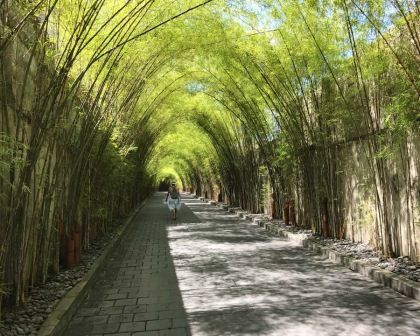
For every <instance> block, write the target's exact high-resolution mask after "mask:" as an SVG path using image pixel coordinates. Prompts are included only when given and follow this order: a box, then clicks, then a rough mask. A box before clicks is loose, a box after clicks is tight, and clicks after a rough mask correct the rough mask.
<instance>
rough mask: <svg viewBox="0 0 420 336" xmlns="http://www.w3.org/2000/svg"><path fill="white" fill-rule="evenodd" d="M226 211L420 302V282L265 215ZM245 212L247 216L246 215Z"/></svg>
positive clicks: (238, 210) (228, 208)
mask: <svg viewBox="0 0 420 336" xmlns="http://www.w3.org/2000/svg"><path fill="white" fill-rule="evenodd" d="M222 209H225V207H222ZM226 210H227V211H229V212H233V213H236V214H237V215H238V216H239V217H240V218H244V219H245V220H248V221H251V222H253V223H254V224H256V225H258V226H259V227H263V228H264V229H265V230H267V231H269V232H271V233H274V234H275V235H277V236H280V237H283V238H287V239H289V240H291V241H294V242H296V243H298V244H299V245H300V246H302V247H305V248H307V249H309V250H311V251H313V252H316V253H318V254H320V255H321V256H323V257H325V258H327V259H329V260H330V261H332V262H333V263H335V264H339V265H342V266H345V267H347V268H349V269H350V270H352V271H354V272H358V273H360V274H362V275H364V276H366V277H368V278H370V279H371V280H373V281H375V282H377V283H380V284H381V285H383V286H384V287H388V288H391V289H393V290H394V291H396V292H398V293H400V294H403V295H405V296H407V297H409V298H412V299H415V300H417V301H420V283H418V282H415V281H412V280H410V279H407V278H404V277H402V276H400V275H398V274H395V273H393V272H391V271H387V270H384V269H382V268H379V267H377V266H374V265H372V264H370V263H369V262H367V261H363V260H359V259H354V258H352V257H349V256H347V255H345V254H344V253H341V252H338V251H335V250H332V249H330V248H328V247H327V246H324V245H321V244H318V243H316V242H314V241H313V240H311V239H308V238H307V237H306V236H305V235H303V234H297V233H292V232H289V231H287V230H285V229H283V228H281V227H280V226H279V224H280V223H281V222H280V221H276V223H273V222H271V223H270V220H269V219H267V218H264V215H263V214H261V215H260V216H257V215H256V214H248V213H246V212H245V211H243V210H242V209H237V208H230V207H227V209H226ZM244 212H245V213H246V214H244Z"/></svg>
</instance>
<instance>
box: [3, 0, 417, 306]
mask: <svg viewBox="0 0 420 336" xmlns="http://www.w3.org/2000/svg"><path fill="white" fill-rule="evenodd" d="M0 15H1V40H0V62H1V63H0V66H1V69H0V71H1V79H0V82H1V91H0V102H1V114H2V117H1V122H0V289H1V291H0V293H3V294H2V303H3V306H6V307H11V306H13V305H17V304H21V303H23V302H24V301H25V296H26V294H27V293H28V291H30V289H31V288H32V287H33V286H36V285H37V284H39V283H43V282H45V281H46V280H47V278H48V276H49V275H50V274H52V273H56V272H59V270H60V269H61V268H62V267H72V266H74V265H77V263H78V262H79V258H80V252H81V251H82V250H85V249H88V248H89V244H90V242H91V241H92V240H94V239H95V238H96V237H97V236H98V235H100V234H102V233H104V232H106V231H108V230H110V229H111V227H112V225H113V223H114V222H115V221H116V220H118V219H119V218H123V217H124V216H127V215H128V214H129V212H130V211H131V210H132V209H133V208H134V207H135V205H136V204H138V203H139V202H140V201H142V200H143V199H144V198H146V197H147V196H148V195H149V194H150V192H152V191H153V190H156V188H158V187H159V185H160V186H164V185H165V183H166V182H167V181H170V180H177V181H178V183H179V184H180V185H182V187H183V189H184V190H187V191H191V192H193V193H196V194H197V195H201V196H204V197H207V198H212V199H214V200H217V201H223V202H227V203H229V204H231V205H234V206H240V207H242V208H244V209H246V210H248V211H251V212H253V213H261V212H264V213H267V214H268V215H270V216H272V217H274V218H282V219H283V220H284V221H285V222H286V223H289V224H291V225H295V226H299V227H304V228H310V229H312V230H313V231H314V232H315V233H317V234H322V235H324V236H326V237H334V238H337V239H343V238H347V239H352V240H354V241H363V242H366V243H369V244H372V245H373V246H374V247H375V248H376V249H377V250H378V251H380V252H381V253H383V254H384V255H388V256H400V255H408V256H409V257H410V258H411V259H413V260H420V246H419V244H420V234H419V230H420V227H419V225H420V210H419V205H420V181H419V179H420V132H419V126H420V109H419V106H420V105H419V98H420V77H419V76H420V75H419V69H420V35H419V34H420V33H419V29H420V27H419V22H420V18H419V15H420V8H419V4H418V2H416V1H414V0H407V1H402V0H392V1H388V0H360V1H356V0H335V1H332V0H325V1H321V0H319V1H316V0H313V1H299V0H286V1H275V0H272V1H268V0H266V1H252V0H248V1H233V0H231V1H224V0H211V1H196V0H182V1H176V2H168V1H163V0H136V1H134V0H133V1H132V0H127V1H116V0H115V1H114V0H91V1H84V0H39V1H35V2H33V1H25V0H18V1H16V0H14V1H12V0H2V1H1V3H0ZM69 255H70V257H69Z"/></svg>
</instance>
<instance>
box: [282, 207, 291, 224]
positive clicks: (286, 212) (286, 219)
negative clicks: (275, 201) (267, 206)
mask: <svg viewBox="0 0 420 336" xmlns="http://www.w3.org/2000/svg"><path fill="white" fill-rule="evenodd" d="M283 214H284V224H285V225H289V219H290V217H289V201H286V202H284V205H283Z"/></svg>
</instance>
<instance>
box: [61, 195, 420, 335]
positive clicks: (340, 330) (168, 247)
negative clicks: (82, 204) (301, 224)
mask: <svg viewBox="0 0 420 336" xmlns="http://www.w3.org/2000/svg"><path fill="white" fill-rule="evenodd" d="M162 199H163V194H162V193H161V194H156V195H155V196H154V197H152V198H151V199H150V200H149V201H148V202H147V204H146V206H145V207H144V208H143V209H142V211H141V212H140V213H139V215H138V216H137V217H136V219H135V220H134V221H133V224H132V225H131V226H130V228H129V230H128V232H127V235H126V236H125V237H124V238H123V239H122V242H121V244H120V245H119V246H118V247H117V248H116V249H115V250H114V252H113V254H112V256H111V258H110V259H108V261H107V263H106V266H105V269H104V271H103V273H102V274H101V275H100V278H99V280H98V281H97V283H96V284H95V286H94V288H93V289H92V291H91V293H90V296H89V297H88V298H87V299H86V300H85V301H84V303H83V304H82V307H81V309H80V310H79V311H78V313H77V315H76V316H75V317H74V319H73V321H72V323H71V324H70V325H69V328H68V330H67V332H66V333H65V336H85V335H108V336H109V335H119V336H128V335H138V336H140V335H147V336H166V335H167V336H170V335H171V336H172V335H180V336H185V335H193V336H199V335H200V336H201V335H203V336H208V335H212V336H213V335H214V336H222V335H223V336H224V335H273V336H274V335H275V336H282V335H284V336H294V335H308V336H317V335H332V336H338V335H340V336H342V335H352V336H353V335H361V336H362V335H363V336H368V335H381V336H382V335H383V336H397V335H404V336H410V335H413V336H414V335H416V336H418V335H420V318H419V317H420V304H419V303H418V302H417V301H414V300H411V299H408V298H406V297H403V296H401V295H399V294H398V293H395V292H393V291H392V290H388V289H386V288H382V287H381V286H379V285H378V284H376V283H374V282H372V281H370V280H368V279H365V278H363V277H362V276H360V275H359V274H357V273H353V272H351V271H349V270H347V269H345V268H343V267H341V266H338V265H334V264H332V263H330V262H328V261H326V260H323V259H322V258H320V257H319V256H317V255H315V254H313V253H311V252H309V251H307V250H305V249H302V248H300V247H298V246H296V245H294V243H292V242H289V241H286V240H284V239H281V238H278V237H274V236H272V235H271V234H269V233H267V232H266V231H264V230H263V229H261V228H258V227H256V226H254V225H252V224H250V223H249V222H245V221H243V220H240V219H238V218H237V217H236V216H235V215H233V214H228V213H226V212H225V211H222V210H219V209H218V208H216V207H215V206H211V205H207V204H203V203H202V202H199V201H198V200H193V199H190V198H187V197H186V198H185V204H184V206H183V208H182V209H181V211H180V214H179V219H178V220H177V221H172V220H170V219H169V212H168V211H167V209H165V206H164V205H163V204H162Z"/></svg>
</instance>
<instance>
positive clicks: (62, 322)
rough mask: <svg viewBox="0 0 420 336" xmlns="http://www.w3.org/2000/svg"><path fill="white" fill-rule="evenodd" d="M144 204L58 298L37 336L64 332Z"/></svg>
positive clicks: (52, 335) (49, 335)
mask: <svg viewBox="0 0 420 336" xmlns="http://www.w3.org/2000/svg"><path fill="white" fill-rule="evenodd" d="M144 204H145V201H143V202H142V203H141V204H140V205H138V206H137V208H136V209H135V210H133V211H132V213H131V214H130V216H129V217H128V218H127V219H126V220H125V223H124V225H123V226H122V227H121V228H119V230H118V231H117V233H116V236H115V237H114V238H113V240H112V241H111V242H110V243H109V244H108V246H107V247H106V248H105V250H104V252H103V253H102V254H101V256H99V257H98V258H97V259H96V260H95V262H94V263H93V264H92V266H91V268H90V270H89V271H88V272H87V273H86V274H85V276H84V277H83V279H82V280H81V281H80V282H79V283H78V284H76V285H75V286H74V287H73V288H72V289H71V290H69V291H68V292H67V294H66V295H65V296H63V297H62V298H61V299H60V301H59V302H58V304H57V305H56V306H55V308H54V310H53V311H52V312H51V313H50V314H49V315H48V317H47V319H46V320H45V321H44V323H43V324H42V325H41V328H40V329H39V330H38V333H37V336H59V335H61V334H62V333H63V332H64V330H65V329H66V328H67V326H68V324H69V323H70V320H71V319H72V317H73V315H74V314H75V312H76V311H77V309H78V308H79V306H80V304H81V303H82V301H83V300H84V298H85V295H86V293H87V292H88V290H89V289H90V287H92V284H93V283H94V279H95V276H96V275H97V274H98V273H99V272H100V271H101V269H102V267H103V265H104V263H103V261H104V260H105V259H106V258H107V257H108V255H109V254H110V253H111V251H112V249H113V248H114V247H115V245H116V244H117V243H118V242H119V241H120V239H121V237H122V236H123V234H124V233H125V232H126V230H127V228H128V227H129V226H130V224H131V222H132V221H133V220H134V218H136V216H137V215H138V213H139V211H140V209H141V208H142V207H143V206H144Z"/></svg>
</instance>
